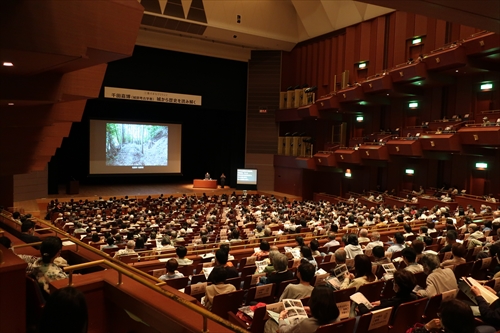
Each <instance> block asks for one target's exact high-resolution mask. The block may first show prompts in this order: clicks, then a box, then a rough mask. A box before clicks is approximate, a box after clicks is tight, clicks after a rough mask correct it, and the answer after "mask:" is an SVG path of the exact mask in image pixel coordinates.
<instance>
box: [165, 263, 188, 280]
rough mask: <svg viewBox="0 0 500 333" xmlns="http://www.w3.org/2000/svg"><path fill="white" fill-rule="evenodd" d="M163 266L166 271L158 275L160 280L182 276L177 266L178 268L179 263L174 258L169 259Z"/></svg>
mask: <svg viewBox="0 0 500 333" xmlns="http://www.w3.org/2000/svg"><path fill="white" fill-rule="evenodd" d="M165 268H166V269H167V273H166V274H163V275H162V276H160V277H159V279H160V280H163V281H165V280H170V279H178V278H181V277H184V274H182V273H180V272H179V271H178V270H177V268H179V263H178V262H177V260H176V259H170V260H169V261H167V263H166V264H165Z"/></svg>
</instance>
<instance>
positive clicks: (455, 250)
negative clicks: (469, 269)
mask: <svg viewBox="0 0 500 333" xmlns="http://www.w3.org/2000/svg"><path fill="white" fill-rule="evenodd" d="M451 253H452V254H453V258H465V255H466V254H467V248H466V247H465V246H463V244H459V243H455V244H453V245H452V246H451Z"/></svg>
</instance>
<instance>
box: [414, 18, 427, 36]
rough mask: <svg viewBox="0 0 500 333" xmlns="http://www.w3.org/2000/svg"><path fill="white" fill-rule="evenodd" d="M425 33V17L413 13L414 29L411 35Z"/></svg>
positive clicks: (422, 34)
mask: <svg viewBox="0 0 500 333" xmlns="http://www.w3.org/2000/svg"><path fill="white" fill-rule="evenodd" d="M426 34H427V17H426V16H422V15H418V14H417V15H415V30H414V31H413V36H424V35H426ZM413 36H410V37H413Z"/></svg>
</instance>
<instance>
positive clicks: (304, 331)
mask: <svg viewBox="0 0 500 333" xmlns="http://www.w3.org/2000/svg"><path fill="white" fill-rule="evenodd" d="M304 310H306V312H308V313H309V314H310V315H311V317H310V318H307V319H303V320H302V321H300V322H294V323H293V324H290V323H289V322H288V321H285V320H284V319H285V318H286V316H287V311H286V310H283V311H282V312H281V313H280V317H279V330H278V333H285V332H286V333H314V332H316V330H317V329H318V327H320V326H321V325H327V324H331V323H334V322H336V321H339V315H340V311H339V309H338V307H337V304H336V303H335V294H334V292H333V289H332V288H330V287H328V286H326V285H319V286H317V287H315V288H314V289H313V291H312V293H311V299H310V300H309V306H305V307H304Z"/></svg>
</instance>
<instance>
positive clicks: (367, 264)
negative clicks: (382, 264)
mask: <svg viewBox="0 0 500 333" xmlns="http://www.w3.org/2000/svg"><path fill="white" fill-rule="evenodd" d="M354 270H355V272H356V274H355V276H356V277H357V278H359V277H363V276H364V277H366V280H368V282H373V281H375V275H374V274H373V272H372V262H371V261H370V258H369V257H368V256H367V255H364V254H358V255H357V256H356V257H354Z"/></svg>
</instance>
